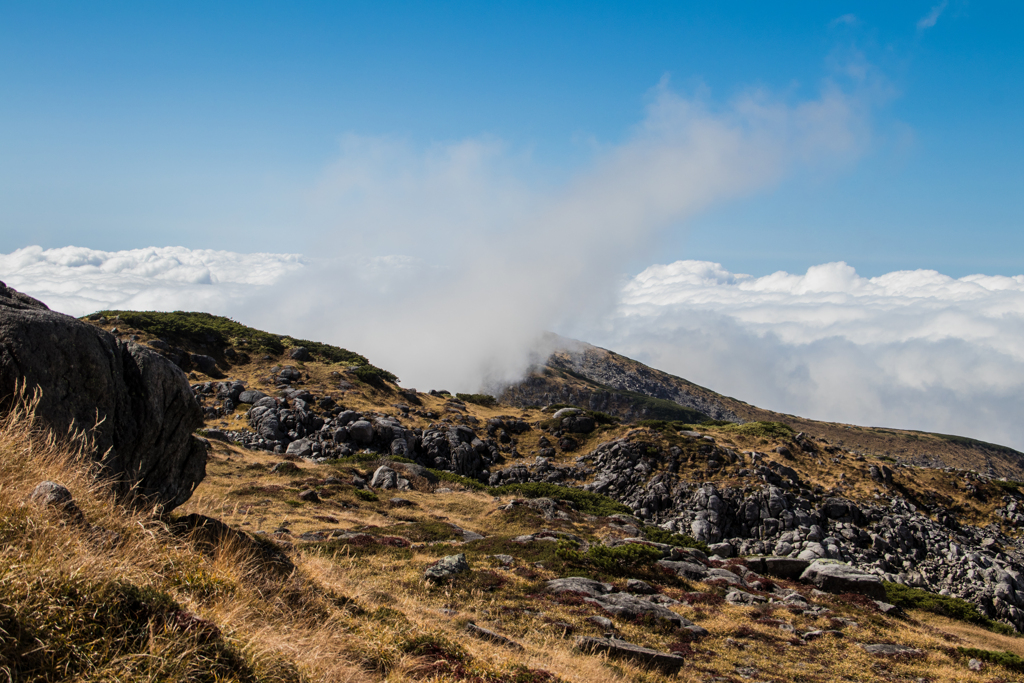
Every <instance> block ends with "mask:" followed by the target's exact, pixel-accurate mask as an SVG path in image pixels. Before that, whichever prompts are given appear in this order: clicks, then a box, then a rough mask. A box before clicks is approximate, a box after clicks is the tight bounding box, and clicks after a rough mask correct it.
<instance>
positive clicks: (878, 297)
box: [0, 247, 1024, 448]
mask: <svg viewBox="0 0 1024 683" xmlns="http://www.w3.org/2000/svg"><path fill="white" fill-rule="evenodd" d="M362 265H363V267H362V268H360V269H359V270H360V272H361V273H362V275H361V277H362V278H363V280H362V286H363V290H361V291H367V289H366V285H367V283H371V284H372V287H371V289H372V288H373V287H377V288H380V287H384V288H385V289H386V290H388V288H391V289H390V290H388V291H393V289H394V288H395V287H398V288H401V287H402V286H403V285H402V282H405V281H406V278H408V277H409V276H410V275H412V276H415V277H419V276H421V275H422V273H423V264H422V263H418V262H416V261H413V260H410V259H407V258H392V259H382V260H380V261H377V262H375V263H364V264H362ZM374 269H376V270H374ZM313 272H315V266H314V265H312V262H311V261H310V260H309V259H305V258H303V257H300V256H297V255H289V254H238V253H233V252H226V251H209V250H189V249H184V248H151V249H139V250H132V251H123V252H101V251H95V250H89V249H83V248H77V247H67V248H63V249H51V250H42V249H40V248H38V247H29V248H26V249H20V250H18V251H16V252H14V253H12V254H7V255H0V273H2V277H3V278H4V279H5V281H6V282H7V284H9V285H11V286H13V287H15V288H17V289H20V290H22V291H24V292H26V293H28V294H31V295H33V296H35V297H37V298H39V299H41V300H43V301H44V302H45V303H47V304H48V305H50V306H51V307H52V308H54V309H56V310H61V311H63V312H66V313H69V314H72V315H84V314H86V313H90V312H92V311H94V310H98V309H102V308H113V309H116V308H135V309H160V310H174V309H186V310H195V309H201V310H210V311H211V312H215V313H220V314H224V315H230V316H232V317H235V318H236V319H240V320H242V321H243V322H246V323H249V324H254V325H257V326H259V324H263V325H266V326H267V329H269V330H270V331H274V332H281V333H284V332H287V333H295V332H296V331H295V330H291V329H289V328H287V327H282V325H274V324H273V320H272V318H271V317H268V316H266V315H263V316H262V320H263V322H262V323H259V324H258V323H257V321H256V320H255V319H254V318H256V317H261V316H260V315H259V314H258V313H257V312H258V311H259V310H260V306H261V303H260V302H263V301H266V300H267V298H268V293H271V292H274V291H279V290H281V289H282V288H283V287H287V286H288V283H289V282H292V281H293V278H295V277H298V278H300V279H305V278H308V276H309V275H310V274H311V273H313ZM367 273H371V274H370V275H368V274H367ZM374 273H375V274H374ZM208 306H209V308H208ZM575 329H576V331H577V332H578V333H582V334H580V336H585V337H586V338H585V339H584V341H589V342H591V343H595V344H598V345H601V346H605V347H608V348H612V349H614V350H615V351H617V352H619V353H623V354H626V355H628V356H631V357H634V358H637V359H638V360H641V361H643V362H646V363H648V364H650V365H652V366H654V367H656V368H659V369H661V370H665V371H668V372H671V373H673V374H677V375H680V376H682V377H685V378H687V379H689V380H691V381H695V382H697V383H699V384H702V385H705V386H708V387H709V388H711V389H713V390H715V391H719V392H721V393H725V394H728V395H731V396H735V397H737V398H740V399H742V400H745V401H748V402H751V403H754V404H756V405H759V406H762V407H765V408H771V409H774V410H778V411H781V412H787V413H793V414H799V415H802V416H806V417H812V418H818V419H827V420H834V421H841V422H850V423H856V424H866V425H876V426H890V427H903V428H914V429H922V430H928V431H938V432H943V433H955V434H964V435H968V436H973V437H976V438H981V439H983V440H986V441H993V442H997V443H1004V444H1007V445H1011V446H1014V447H1016V448H1024V434H1022V432H1021V430H1020V428H1019V423H1018V419H1017V418H1018V416H1019V415H1020V414H1021V410H1022V408H1024V398H1022V397H1021V395H1020V387H1021V386H1022V384H1024V341H1022V340H1024V275H1018V276H1015V277H1005V276H986V275H971V276H967V277H963V278H959V279H954V278H951V277H949V276H946V275H943V274H941V273H938V272H936V271H931V270H915V271H897V272H892V273H887V274H885V275H882V276H879V277H874V278H863V277H860V276H859V275H857V273H856V271H855V270H854V269H853V268H852V267H851V266H849V265H847V264H845V263H841V262H840V263H828V264H823V265H819V266H814V267H812V268H810V269H808V271H807V272H806V273H804V274H802V275H801V274H790V273H785V272H777V273H774V274H771V275H767V276H764V277H751V276H749V275H743V274H737V273H732V272H729V271H728V270H726V269H725V268H723V267H722V265H720V264H717V263H710V262H706V261H678V262H676V263H672V264H663V265H654V266H651V267H649V268H647V269H646V270H644V271H643V272H641V273H640V274H638V275H637V276H636V277H634V278H632V279H629V280H628V281H626V282H625V284H624V286H622V288H621V290H620V291H619V292H618V293H617V305H616V307H615V308H614V310H613V311H612V312H610V313H605V314H604V315H603V316H602V317H601V318H600V319H598V320H595V321H591V322H590V324H589V325H587V326H584V327H581V326H579V325H577V326H576V327H575ZM556 331H559V330H556ZM331 341H338V340H331ZM339 343H340V342H339ZM410 346H411V345H410ZM355 350H357V351H359V352H361V353H364V354H368V355H369V356H370V357H371V359H372V360H374V362H379V363H381V364H383V365H385V366H386V367H388V369H390V370H393V371H395V372H397V373H398V374H399V375H400V376H401V377H403V379H405V380H406V384H407V385H415V384H417V383H419V382H420V381H421V380H423V379H428V377H429V375H430V373H429V372H426V373H425V372H423V371H422V370H421V369H420V368H418V367H417V361H416V358H415V357H414V356H412V357H402V356H400V355H399V356H394V357H389V358H387V359H386V361H385V359H382V358H379V357H378V356H377V354H376V353H375V351H376V350H375V349H374V348H362V347H355ZM451 388H458V389H465V390H476V389H478V388H479V387H478V386H459V387H451Z"/></svg>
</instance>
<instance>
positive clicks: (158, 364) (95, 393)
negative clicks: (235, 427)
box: [0, 282, 206, 510]
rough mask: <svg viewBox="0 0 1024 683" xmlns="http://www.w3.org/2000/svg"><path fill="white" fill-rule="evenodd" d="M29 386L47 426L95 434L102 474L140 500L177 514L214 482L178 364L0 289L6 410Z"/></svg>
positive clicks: (0, 378)
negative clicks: (205, 483) (206, 483)
mask: <svg viewBox="0 0 1024 683" xmlns="http://www.w3.org/2000/svg"><path fill="white" fill-rule="evenodd" d="M21 384H24V385H25V386H26V388H27V390H28V391H29V392H32V391H34V390H36V389H39V390H41V397H40V399H39V403H38V405H37V407H36V418H37V419H38V420H39V421H40V422H41V423H42V424H43V425H44V426H46V427H48V428H49V429H51V430H53V432H55V433H56V434H58V435H65V434H68V433H69V430H81V431H84V432H88V433H89V436H90V437H91V440H92V444H91V449H90V450H91V453H92V456H93V458H94V459H95V460H96V461H97V462H99V463H100V464H101V465H102V470H101V471H102V474H103V475H104V476H105V477H109V478H111V479H112V480H114V481H115V482H116V486H115V488H116V490H117V491H118V492H119V493H120V494H122V495H123V496H127V495H128V494H131V495H132V496H133V500H134V501H135V502H136V503H140V504H147V505H150V504H160V505H162V506H163V507H164V509H165V510H170V509H172V508H174V507H176V506H178V505H181V504H182V503H184V502H185V501H186V500H188V498H189V496H191V495H192V491H193V490H194V489H195V487H196V486H197V485H198V484H199V482H200V481H202V480H203V477H204V476H205V475H206V445H205V443H204V442H203V441H201V440H199V439H197V438H195V437H194V436H193V432H194V431H195V430H196V429H198V428H199V427H200V426H202V424H203V414H202V409H201V408H200V407H199V404H198V403H197V402H196V400H195V398H194V397H193V395H192V391H191V389H190V388H189V384H188V380H187V378H186V377H185V374H184V373H183V372H182V371H181V370H180V369H179V368H178V367H177V366H175V365H173V364H172V363H171V362H170V361H168V360H166V359H165V358H163V357H162V356H160V355H158V354H156V353H154V352H153V351H150V350H149V349H147V348H145V347H143V346H140V345H138V344H135V343H133V342H124V341H121V340H119V339H117V338H116V337H114V336H113V335H111V334H109V333H107V332H104V331H103V330H100V329H98V328H96V327H94V326H92V325H89V324H87V323H84V322H82V321H80V320H76V319H75V318H72V317H70V316H67V315H64V314H62V313H57V312H55V311H51V310H50V309H49V308H47V307H46V305H45V304H43V303H42V302H40V301H37V300H35V299H33V298H32V297H29V296H27V295H25V294H22V293H20V292H17V291H15V290H13V289H11V288H9V287H7V286H6V285H5V284H3V283H2V282H0V405H5V407H9V406H10V404H11V402H12V401H13V400H14V397H15V395H16V392H17V387H18V386H19V385H21Z"/></svg>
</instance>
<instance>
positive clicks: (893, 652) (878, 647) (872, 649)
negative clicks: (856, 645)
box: [860, 643, 924, 657]
mask: <svg viewBox="0 0 1024 683" xmlns="http://www.w3.org/2000/svg"><path fill="white" fill-rule="evenodd" d="M860 646H861V647H862V648H864V651H865V652H867V653H868V654H870V655H881V656H887V657H890V656H899V655H905V656H906V655H909V656H913V657H920V656H923V655H924V652H922V651H921V650H918V649H917V648H914V647H907V646H906V645H896V644H894V643H877V644H873V645H869V644H866V643H860Z"/></svg>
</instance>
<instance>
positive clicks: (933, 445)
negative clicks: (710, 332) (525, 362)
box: [501, 338, 1024, 480]
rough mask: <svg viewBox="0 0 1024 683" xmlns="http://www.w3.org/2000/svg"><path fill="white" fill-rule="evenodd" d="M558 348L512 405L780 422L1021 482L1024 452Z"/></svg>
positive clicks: (859, 448) (590, 350)
mask: <svg viewBox="0 0 1024 683" xmlns="http://www.w3.org/2000/svg"><path fill="white" fill-rule="evenodd" d="M555 342H556V344H557V346H561V347H562V348H561V349H560V350H558V351H556V352H555V353H553V354H552V355H551V357H550V358H549V359H548V361H547V363H546V365H545V366H544V367H543V368H536V369H535V370H534V372H531V373H530V375H529V376H528V377H527V378H525V379H524V380H523V381H522V382H520V383H518V384H515V385H513V386H510V387H508V388H506V389H505V390H504V392H503V393H502V395H501V400H502V401H503V402H504V403H507V404H510V405H514V406H520V407H522V406H532V405H545V404H552V403H568V404H573V405H578V406H580V407H585V408H589V409H591V410H600V411H603V412H607V413H610V414H613V415H618V416H620V417H622V418H625V419H627V420H634V419H663V420H679V421H682V422H693V423H698V422H702V421H705V420H708V419H711V420H729V421H733V422H748V421H765V422H783V423H785V424H787V425H789V426H790V427H792V428H793V429H794V430H795V431H797V432H805V433H807V434H809V435H812V436H815V437H819V438H823V439H826V440H828V441H829V442H830V443H834V444H836V445H840V446H844V447H845V448H847V449H849V450H852V451H855V452H860V453H862V454H864V455H872V456H876V457H882V458H891V459H893V460H895V461H898V462H902V463H904V464H911V465H923V466H928V467H955V468H958V469H973V470H976V471H978V472H980V473H982V474H987V475H990V476H995V477H1006V478H1008V479H1013V480H1020V479H1024V453H1021V452H1019V451H1016V450H1014V449H1012V448H1008V447H1006V446H999V445H996V444H990V443H986V442H984V441H979V440H976V439H971V438H968V437H962V436H952V435H944V434H931V433H927V432H919V431H912V430H906V429H890V428H877V427H860V426H856V425H847V424H839V423H834V422H820V421H817V420H810V419H807V418H802V417H797V416H795V415H788V414H783V413H777V412H774V411H771V410H765V409H763V408H758V407H757V406H753V405H750V404H749V403H744V402H743V401H739V400H737V399H734V398H730V397H728V396H723V395H721V394H718V393H715V392H714V391H711V390H710V389H706V388H705V387H702V386H699V385H697V384H694V383H692V382H688V381H687V380H685V379H682V378H680V377H676V376H674V375H670V374H668V373H666V372H662V371H661V370H656V369H654V368H651V367H648V366H646V365H644V364H643V363H640V362H638V361H635V360H632V359H630V358H626V357H625V356H621V355H619V354H617V353H614V352H612V351H608V350H606V349H601V348H598V347H596V346H592V345H590V344H586V343H583V342H578V341H575V340H571V339H564V338H556V339H555Z"/></svg>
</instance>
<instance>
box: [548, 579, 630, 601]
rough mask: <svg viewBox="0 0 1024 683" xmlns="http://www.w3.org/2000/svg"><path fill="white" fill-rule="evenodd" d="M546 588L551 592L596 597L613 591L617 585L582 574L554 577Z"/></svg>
mask: <svg viewBox="0 0 1024 683" xmlns="http://www.w3.org/2000/svg"><path fill="white" fill-rule="evenodd" d="M545 590H546V591H547V592H549V593H566V592H572V593H585V594H587V595H589V596H590V597H592V598H596V597H598V596H601V595H605V594H607V593H611V592H612V591H613V590H615V587H614V586H612V585H611V584H610V583H601V582H600V581H595V580H593V579H587V578H584V577H582V576H570V577H568V578H565V579H552V580H550V581H548V583H547V587H546V588H545Z"/></svg>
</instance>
